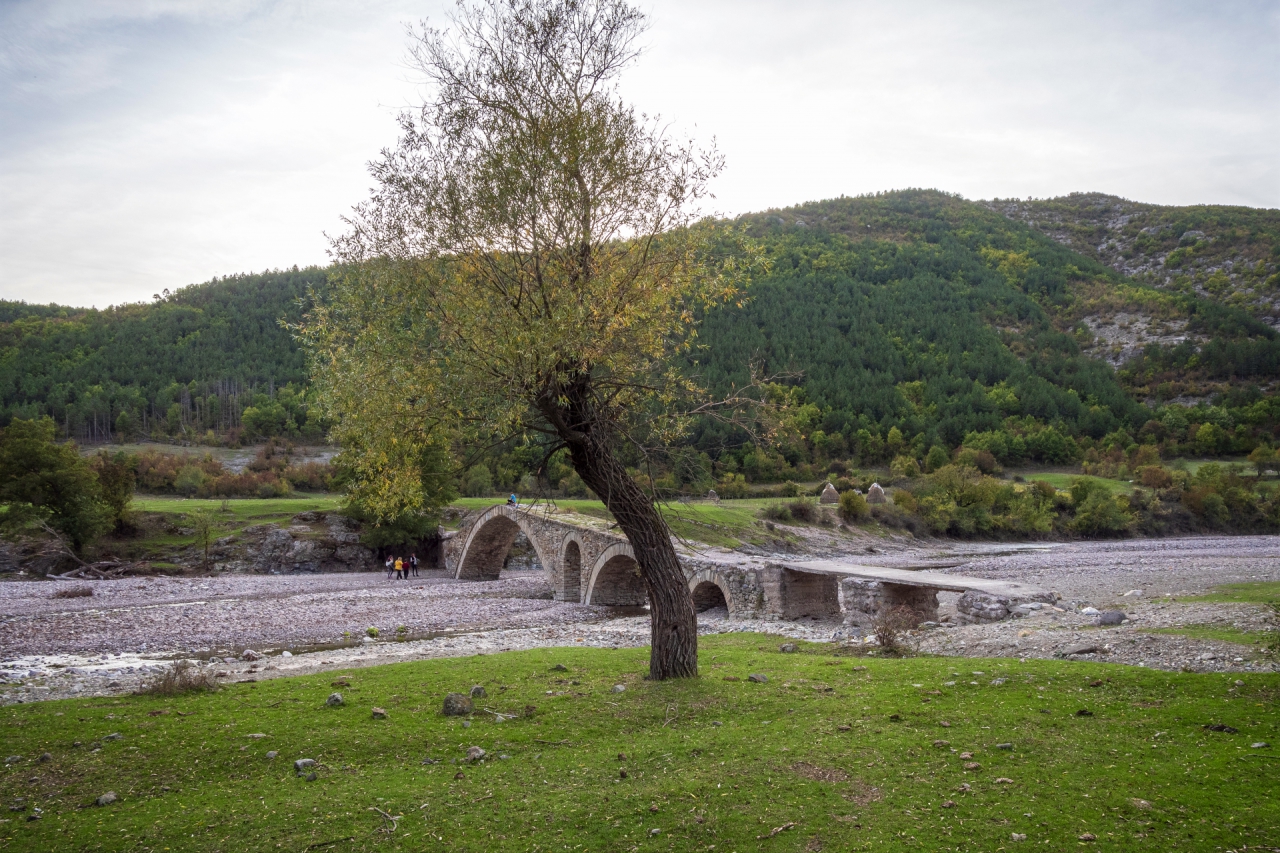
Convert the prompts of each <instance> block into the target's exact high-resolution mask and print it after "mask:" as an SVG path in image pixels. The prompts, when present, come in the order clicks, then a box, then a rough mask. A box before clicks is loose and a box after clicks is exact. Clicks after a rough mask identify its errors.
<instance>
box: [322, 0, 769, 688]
mask: <svg viewBox="0 0 1280 853" xmlns="http://www.w3.org/2000/svg"><path fill="white" fill-rule="evenodd" d="M451 24H452V25H451V27H450V29H448V30H446V31H439V30H433V29H430V28H427V27H425V26H424V27H423V28H421V29H420V30H417V31H415V32H414V37H413V41H412V46H411V56H412V59H413V64H414V65H415V67H416V68H418V69H420V70H421V71H422V72H423V73H424V75H425V78H426V83H427V84H428V86H429V92H430V96H429V98H428V99H427V100H426V102H425V103H424V105H423V106H422V107H421V109H420V110H415V111H413V112H411V113H407V114H405V115H403V116H402V117H401V119H400V126H401V137H400V139H399V142H398V144H397V145H396V147H394V148H392V149H388V150H385V151H383V153H382V156H381V157H380V159H378V160H377V161H376V162H374V163H373V164H372V165H371V167H370V168H371V172H372V174H373V176H374V178H375V180H376V186H375V188H374V189H373V192H372V195H371V197H370V198H369V200H368V201H366V202H364V203H363V204H361V205H359V206H358V207H356V208H355V211H354V213H353V215H352V216H351V217H349V219H348V220H347V223H348V229H347V231H346V233H345V234H344V235H343V236H341V237H339V238H337V239H336V240H334V242H333V246H334V255H335V259H336V260H337V261H338V269H339V270H340V272H339V273H338V274H337V275H336V276H335V277H334V281H333V282H332V288H331V291H330V294H329V297H328V298H327V300H325V301H323V302H321V303H319V304H317V305H316V307H315V308H314V309H313V310H312V311H311V313H310V314H309V316H308V319H307V320H306V322H305V323H304V324H303V325H302V326H301V327H300V334H301V336H302V337H303V339H304V341H305V342H306V344H307V346H308V349H309V351H310V353H311V357H312V365H313V369H314V374H315V376H316V379H317V383H318V387H319V389H320V391H321V394H322V399H323V401H324V405H325V406H326V407H327V410H328V412H329V415H330V416H331V417H332V418H333V419H334V421H335V422H336V423H337V427H336V430H335V431H336V437H337V438H338V439H339V440H340V441H341V442H342V443H343V444H344V447H346V448H348V449H347V450H346V451H344V470H345V471H346V472H347V476H348V487H349V488H350V489H351V491H352V494H354V495H356V496H358V497H359V499H360V502H361V506H362V507H363V508H364V509H365V510H366V511H373V512H374V513H375V514H377V515H378V516H380V517H386V518H390V517H394V516H397V515H399V514H402V513H404V512H406V511H410V510H414V509H418V508H422V507H426V508H432V507H433V501H437V502H438V501H439V500H440V499H442V498H443V497H444V496H445V495H447V494H448V488H447V486H446V485H445V483H444V480H446V479H447V476H446V475H444V474H442V473H441V472H442V470H443V469H442V468H441V465H440V464H439V463H440V460H441V459H442V458H444V457H445V456H446V455H447V453H448V452H449V451H448V449H449V448H453V449H455V450H456V448H458V447H460V446H461V447H476V446H480V445H483V444H484V443H486V442H496V441H502V440H510V439H511V438H512V437H516V436H522V435H523V436H526V437H527V436H531V435H540V436H541V437H542V439H543V440H544V441H545V442H547V443H548V444H549V446H550V447H551V448H552V449H558V448H567V449H568V453H569V458H570V461H571V463H572V465H573V468H574V470H576V471H577V473H578V474H579V476H581V477H582V479H583V481H584V482H585V483H586V485H587V486H588V487H590V488H591V490H592V491H594V492H595V494H596V495H598V496H599V497H600V498H601V500H603V501H604V504H605V505H606V506H607V507H608V509H609V510H610V512H611V513H612V514H613V516H614V518H615V519H616V520H617V523H618V525H619V526H620V527H621V529H622V531H623V532H624V533H625V534H626V536H627V539H628V540H629V541H630V542H631V545H632V548H633V549H634V552H635V556H636V561H637V563H638V565H639V571H640V573H641V575H642V576H643V578H644V583H645V586H646V589H647V592H648V596H649V603H650V613H651V624H652V631H653V634H652V652H651V655H650V677H652V678H658V679H661V678H671V677H683V676H693V675H696V674H697V622H696V617H695V614H694V609H693V605H692V602H691V600H690V597H689V592H688V589H687V586H686V583H685V578H684V574H683V572H682V571H681V568H680V565H679V562H678V560H677V557H676V551H675V549H674V547H673V545H672V541H671V535H670V531H669V530H668V529H667V525H666V523H665V522H664V520H663V518H662V516H661V514H660V513H659V511H658V509H657V507H656V506H655V504H654V497H653V490H652V489H651V488H649V487H648V486H647V485H646V484H644V483H643V482H641V481H639V480H638V478H637V477H636V476H635V475H634V471H632V472H629V471H628V469H627V466H626V465H625V464H624V460H625V459H626V458H627V456H626V453H625V452H623V451H628V448H633V447H636V446H642V445H643V446H645V447H651V446H654V445H657V444H661V443H662V442H669V441H670V440H671V439H672V438H673V437H674V436H675V435H678V434H679V432H680V431H681V429H682V428H683V427H684V425H685V424H686V423H687V420H686V419H687V416H688V414H689V412H690V411H691V407H690V405H689V403H690V401H692V400H696V399H698V398H699V395H700V389H699V388H698V387H697V385H696V383H695V382H693V381H691V380H690V379H689V378H688V376H687V375H686V374H685V373H683V372H682V371H681V370H680V369H679V365H678V364H677V361H678V360H679V354H680V353H681V352H682V351H684V350H686V349H687V348H688V347H689V346H690V345H691V342H692V340H693V330H694V328H695V327H696V319H697V317H698V316H699V315H700V313H701V311H703V310H705V309H706V308H707V307H709V306H711V305H714V304H717V303H720V302H723V301H724V300H726V299H731V298H734V296H735V294H736V293H737V291H738V288H739V283H740V281H741V280H742V279H743V277H744V276H745V275H747V274H749V273H750V272H751V269H752V266H753V265H754V264H756V263H758V256H757V255H755V254H754V253H753V252H752V251H750V250H749V249H748V250H745V251H744V246H743V244H742V243H741V242H740V241H738V240H737V238H736V237H735V236H734V234H733V232H731V231H728V230H726V229H725V228H722V227H720V226H717V225H715V224H713V223H711V222H710V221H708V220H701V219H699V213H698V212H697V206H698V204H699V202H700V200H701V199H704V198H705V197H706V196H707V183H708V181H709V180H710V179H711V178H712V177H713V176H714V175H715V174H716V173H717V172H718V170H719V169H720V166H721V159H720V157H719V156H718V155H717V154H715V153H714V151H711V152H706V151H703V150H700V149H698V148H696V147H695V146H694V145H693V144H692V143H690V142H687V141H676V140H673V139H671V138H669V136H668V134H667V132H666V131H665V129H664V127H663V126H662V125H661V124H660V123H659V121H658V120H657V119H655V118H652V117H649V116H646V115H644V114H642V113H639V112H638V111H637V110H636V109H635V108H634V107H633V106H631V105H629V104H628V103H627V102H626V101H625V100H624V99H623V98H622V97H621V95H620V93H619V90H618V87H617V84H618V77H619V74H620V73H621V72H622V71H623V70H624V69H625V68H626V67H627V66H628V65H630V64H631V63H632V62H633V61H634V60H635V59H636V57H637V56H638V55H639V52H640V47H639V44H638V38H639V37H640V36H641V34H642V33H643V32H644V31H645V17H644V15H643V14H641V13H640V12H639V11H638V10H636V9H635V8H633V7H631V6H628V5H627V4H626V3H624V2H621V0H485V1H484V2H480V3H460V5H459V7H458V11H457V13H456V14H455V15H454V16H453V17H452V19H451Z"/></svg>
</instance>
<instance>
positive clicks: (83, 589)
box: [49, 586, 93, 598]
mask: <svg viewBox="0 0 1280 853" xmlns="http://www.w3.org/2000/svg"><path fill="white" fill-rule="evenodd" d="M92 595H93V587H91V586H64V587H62V588H61V589H59V590H57V591H55V592H54V593H53V595H51V596H49V597H50V598H90V597H92Z"/></svg>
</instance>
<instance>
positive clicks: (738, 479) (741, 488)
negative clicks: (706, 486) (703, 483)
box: [715, 474, 748, 499]
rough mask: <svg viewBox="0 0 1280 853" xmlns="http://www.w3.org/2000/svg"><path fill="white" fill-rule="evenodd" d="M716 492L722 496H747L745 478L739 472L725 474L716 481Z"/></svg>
mask: <svg viewBox="0 0 1280 853" xmlns="http://www.w3.org/2000/svg"><path fill="white" fill-rule="evenodd" d="M715 489H716V494H717V495H719V496H720V497H722V498H727V499H738V498H745V497H746V496H747V491H748V488H747V478H746V477H744V476H742V475H741V474H726V475H725V478H724V479H723V480H721V481H720V482H718V483H716V486H715Z"/></svg>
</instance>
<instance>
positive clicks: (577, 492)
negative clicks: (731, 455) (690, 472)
mask: <svg viewBox="0 0 1280 853" xmlns="http://www.w3.org/2000/svg"><path fill="white" fill-rule="evenodd" d="M560 491H562V492H564V493H565V494H566V495H568V496H569V497H583V496H586V495H589V494H590V492H591V490H590V489H588V488H587V484H586V483H585V482H583V480H582V477H581V476H580V475H579V474H578V472H577V471H570V472H569V475H568V476H567V477H562V478H561V480H560ZM717 494H718V493H717Z"/></svg>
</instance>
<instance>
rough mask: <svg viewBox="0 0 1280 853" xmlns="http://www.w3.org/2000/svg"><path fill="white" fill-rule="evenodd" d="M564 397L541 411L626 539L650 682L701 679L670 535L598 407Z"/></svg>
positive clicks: (694, 627) (576, 392) (572, 395)
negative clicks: (645, 605) (637, 580)
mask: <svg viewBox="0 0 1280 853" xmlns="http://www.w3.org/2000/svg"><path fill="white" fill-rule="evenodd" d="M588 383H589V379H584V380H583V381H581V382H579V383H577V384H576V385H575V386H574V387H571V388H568V389H565V388H560V389H558V390H559V392H560V393H558V394H555V393H547V394H544V395H542V396H541V397H540V398H539V402H538V408H539V410H540V411H541V412H542V414H543V415H544V416H545V417H546V418H547V420H548V421H550V422H551V424H552V425H553V426H554V427H555V429H556V432H557V433H558V434H559V436H560V438H561V439H562V440H563V441H564V442H565V444H566V445H567V446H568V448H569V455H570V458H571V459H572V461H573V468H574V470H575V471H577V472H578V476H579V477H581V478H582V480H583V482H584V483H586V484H587V486H588V487H589V488H590V489H591V490H592V491H593V492H595V493H596V494H597V495H599V496H600V499H601V500H602V501H604V505H605V506H606V507H607V508H608V509H609V512H611V513H613V517H614V518H615V519H617V521H618V526H619V527H621V528H622V532H623V533H625V534H626V536H627V540H628V541H629V542H630V543H631V548H632V550H633V551H634V552H635V555H636V562H637V563H638V564H639V566H640V575H641V577H642V578H643V579H644V585H645V589H646V590H647V592H648V594H649V623H650V626H651V630H652V642H651V646H650V651H649V677H650V678H651V679H654V680H662V679H666V678H690V677H693V676H696V675H697V674H698V619H697V615H696V614H695V612H694V609H693V599H692V598H691V597H690V595H689V586H688V583H687V581H686V580H685V576H684V570H683V569H682V568H680V561H679V559H678V558H677V557H676V549H675V547H674V546H673V545H672V544H671V531H670V530H668V529H667V523H666V521H665V520H664V519H663V518H662V515H661V514H660V513H659V512H658V508H657V507H656V506H654V504H653V499H652V498H650V497H649V495H647V494H645V492H644V490H643V489H641V488H640V486H639V484H638V483H636V481H635V480H633V479H632V478H631V477H630V476H629V475H628V474H627V470H626V466H624V465H623V464H622V462H621V460H619V459H618V457H617V455H616V454H615V453H614V452H613V448H612V447H611V446H610V444H609V441H608V433H609V429H608V423H606V422H604V421H603V419H602V418H600V417H599V416H598V414H597V411H596V409H595V407H594V406H593V405H592V403H591V400H590V397H589V391H588V388H587V387H586V386H587V384H588Z"/></svg>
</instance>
